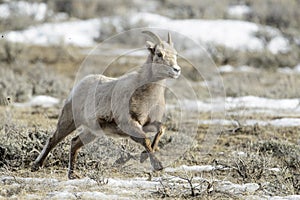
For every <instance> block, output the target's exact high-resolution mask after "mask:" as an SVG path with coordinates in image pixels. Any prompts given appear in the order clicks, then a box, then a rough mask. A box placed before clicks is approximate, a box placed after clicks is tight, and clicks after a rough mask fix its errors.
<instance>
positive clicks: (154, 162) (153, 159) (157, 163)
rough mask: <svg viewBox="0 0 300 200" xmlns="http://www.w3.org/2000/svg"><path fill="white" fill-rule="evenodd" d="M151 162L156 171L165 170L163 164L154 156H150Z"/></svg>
mask: <svg viewBox="0 0 300 200" xmlns="http://www.w3.org/2000/svg"><path fill="white" fill-rule="evenodd" d="M150 161H151V165H152V167H153V168H154V171H160V170H162V169H163V168H164V167H163V165H162V163H161V162H160V161H159V160H158V159H157V158H156V157H155V156H154V155H151V154H150Z"/></svg>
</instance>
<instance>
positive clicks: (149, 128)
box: [140, 121, 166, 163]
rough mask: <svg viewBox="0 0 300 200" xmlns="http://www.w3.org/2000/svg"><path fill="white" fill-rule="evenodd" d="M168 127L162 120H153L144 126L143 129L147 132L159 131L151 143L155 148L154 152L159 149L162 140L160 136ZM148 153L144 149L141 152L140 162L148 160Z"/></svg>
mask: <svg viewBox="0 0 300 200" xmlns="http://www.w3.org/2000/svg"><path fill="white" fill-rule="evenodd" d="M165 129H166V127H165V126H164V125H163V124H162V123H161V122H157V121H155V122H153V123H151V124H149V125H147V126H145V127H143V130H144V131H145V132H157V133H156V134H155V136H154V139H153V142H152V144H151V147H152V149H153V152H155V151H158V150H159V147H158V143H159V141H160V138H161V137H162V136H163V135H164V133H165ZM147 158H148V154H147V152H146V151H143V152H142V153H141V157H140V162H141V163H143V162H145V160H147Z"/></svg>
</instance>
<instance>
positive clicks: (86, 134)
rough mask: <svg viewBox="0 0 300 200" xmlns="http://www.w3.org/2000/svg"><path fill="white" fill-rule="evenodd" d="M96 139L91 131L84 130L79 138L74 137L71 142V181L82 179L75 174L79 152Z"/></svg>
mask: <svg viewBox="0 0 300 200" xmlns="http://www.w3.org/2000/svg"><path fill="white" fill-rule="evenodd" d="M95 138H96V136H95V135H94V134H92V133H91V132H90V131H89V130H87V129H83V131H82V132H81V133H80V134H79V135H78V136H76V137H74V138H73V139H72V140H71V149H70V154H69V168H68V178H69V179H78V178H80V176H79V175H77V174H76V173H75V172H74V167H75V163H76V159H77V155H78V151H79V149H80V148H81V147H82V146H84V145H86V144H88V143H90V142H92V141H93V140H94V139H95Z"/></svg>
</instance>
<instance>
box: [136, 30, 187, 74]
mask: <svg viewBox="0 0 300 200" xmlns="http://www.w3.org/2000/svg"><path fill="white" fill-rule="evenodd" d="M142 33H144V34H146V35H148V36H150V37H151V39H152V40H153V42H151V41H147V42H146V47H147V49H148V50H149V52H150V58H151V62H152V63H154V64H155V65H152V72H153V74H154V75H157V76H158V77H160V78H178V77H179V76H180V72H181V68H180V67H179V66H178V64H177V51H176V50H175V48H174V45H173V42H172V39H171V34H170V33H168V41H163V40H161V38H160V37H159V36H158V35H157V34H155V33H153V32H151V31H143V32H142Z"/></svg>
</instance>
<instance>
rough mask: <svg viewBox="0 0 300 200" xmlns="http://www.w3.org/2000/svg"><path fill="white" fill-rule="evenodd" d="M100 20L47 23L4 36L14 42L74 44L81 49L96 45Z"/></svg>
mask: <svg viewBox="0 0 300 200" xmlns="http://www.w3.org/2000/svg"><path fill="white" fill-rule="evenodd" d="M99 30H100V20H98V19H90V20H79V21H71V22H61V23H45V24H43V25H39V26H32V27H30V28H28V29H26V30H23V31H11V32H8V33H6V34H4V35H6V36H5V38H6V39H7V40H9V41H12V42H20V43H29V44H36V45H45V46H47V45H58V44H62V43H65V44H72V45H77V46H80V47H89V46H93V45H95V41H94V39H95V38H97V37H98V36H99Z"/></svg>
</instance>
